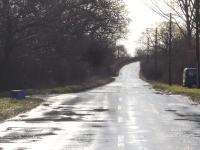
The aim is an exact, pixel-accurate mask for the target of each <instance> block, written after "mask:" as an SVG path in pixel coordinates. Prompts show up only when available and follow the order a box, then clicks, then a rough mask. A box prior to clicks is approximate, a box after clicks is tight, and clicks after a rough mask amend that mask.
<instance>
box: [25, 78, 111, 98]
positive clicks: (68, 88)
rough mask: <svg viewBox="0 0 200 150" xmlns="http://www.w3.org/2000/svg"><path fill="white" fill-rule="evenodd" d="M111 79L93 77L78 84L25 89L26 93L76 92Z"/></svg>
mask: <svg viewBox="0 0 200 150" xmlns="http://www.w3.org/2000/svg"><path fill="white" fill-rule="evenodd" d="M112 81H114V79H113V78H100V77H93V78H91V79H89V80H86V81H85V82H82V83H79V84H71V85H63V86H58V87H54V88H48V89H29V90H27V93H28V94H29V95H35V94H42V95H48V94H64V93H76V92H82V91H86V90H89V89H93V88H96V87H99V86H102V85H105V84H108V83H110V82H112Z"/></svg>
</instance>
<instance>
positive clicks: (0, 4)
mask: <svg viewBox="0 0 200 150" xmlns="http://www.w3.org/2000/svg"><path fill="white" fill-rule="evenodd" d="M0 8H3V0H0Z"/></svg>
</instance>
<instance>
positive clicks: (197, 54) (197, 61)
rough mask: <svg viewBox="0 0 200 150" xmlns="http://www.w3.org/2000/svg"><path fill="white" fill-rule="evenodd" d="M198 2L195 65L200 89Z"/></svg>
mask: <svg viewBox="0 0 200 150" xmlns="http://www.w3.org/2000/svg"><path fill="white" fill-rule="evenodd" d="M199 8H200V7H199V0H196V19H195V22H196V63H197V87H198V88H200V83H199V81H200V76H199V74H200V61H199V19H200V14H199Z"/></svg>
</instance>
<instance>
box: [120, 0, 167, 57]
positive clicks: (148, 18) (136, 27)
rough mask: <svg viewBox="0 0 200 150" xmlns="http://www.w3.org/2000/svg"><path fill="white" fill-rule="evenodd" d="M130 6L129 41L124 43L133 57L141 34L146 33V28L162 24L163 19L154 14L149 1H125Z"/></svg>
mask: <svg viewBox="0 0 200 150" xmlns="http://www.w3.org/2000/svg"><path fill="white" fill-rule="evenodd" d="M124 1H125V3H126V4H127V5H128V9H129V17H130V18H131V20H132V22H131V23H130V26H129V30H130V31H129V35H128V39H127V40H125V41H123V44H124V45H125V46H126V48H127V49H128V52H129V53H130V54H132V55H134V53H135V48H136V47H137V41H138V39H139V37H140V36H141V33H142V32H143V31H145V29H146V28H148V27H151V26H152V25H154V24H156V23H158V22H161V21H162V20H163V18H161V17H160V16H159V15H158V14H156V13H155V12H153V11H152V10H151V9H150V8H149V7H148V6H147V4H146V3H147V2H148V1H149V0H124Z"/></svg>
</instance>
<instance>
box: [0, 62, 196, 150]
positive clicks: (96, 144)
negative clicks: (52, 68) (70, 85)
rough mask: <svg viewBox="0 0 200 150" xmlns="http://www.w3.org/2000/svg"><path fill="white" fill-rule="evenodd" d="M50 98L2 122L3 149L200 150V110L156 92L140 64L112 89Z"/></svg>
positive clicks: (0, 140)
mask: <svg viewBox="0 0 200 150" xmlns="http://www.w3.org/2000/svg"><path fill="white" fill-rule="evenodd" d="M44 98H45V102H44V103H43V104H42V105H41V106H39V107H37V108H36V109H34V110H32V111H31V112H28V113H25V114H21V115H19V116H17V117H15V118H13V119H10V120H7V121H6V122H4V123H1V124H0V150H26V149H31V150H32V149H33V150H199V149H200V106H199V105H198V104H196V103H194V102H192V101H190V99H189V98H187V97H184V96H180V95H169V94H163V93H161V92H158V91H155V90H154V89H152V87H151V86H150V85H149V84H148V83H146V82H144V81H142V80H140V79H139V63H134V64H131V65H128V66H125V67H124V68H123V69H122V70H121V72H120V75H119V77H117V78H116V81H115V82H113V83H111V84H108V85H106V86H103V87H99V88H96V89H94V90H90V91H87V92H83V93H78V94H66V95H52V96H49V97H44Z"/></svg>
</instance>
